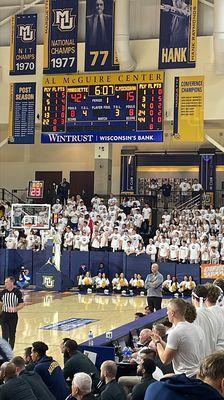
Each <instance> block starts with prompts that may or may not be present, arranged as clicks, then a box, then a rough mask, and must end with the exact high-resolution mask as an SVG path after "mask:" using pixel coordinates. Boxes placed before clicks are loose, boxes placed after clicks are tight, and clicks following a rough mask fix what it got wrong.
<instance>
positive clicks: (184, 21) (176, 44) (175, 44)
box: [159, 0, 198, 69]
mask: <svg viewBox="0 0 224 400" xmlns="http://www.w3.org/2000/svg"><path fill="white" fill-rule="evenodd" d="M197 23H198V0H161V6H160V41H159V68H160V69H169V68H171V69H172V68H195V63H196V51H197Z"/></svg>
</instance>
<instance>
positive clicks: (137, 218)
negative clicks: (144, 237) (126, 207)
mask: <svg viewBox="0 0 224 400" xmlns="http://www.w3.org/2000/svg"><path fill="white" fill-rule="evenodd" d="M133 219H134V227H135V229H136V232H138V233H139V232H140V228H141V226H142V224H143V221H144V219H143V215H142V214H141V211H140V210H139V209H137V210H136V213H135V214H134V217H133Z"/></svg>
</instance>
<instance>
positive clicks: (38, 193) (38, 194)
mask: <svg viewBox="0 0 224 400" xmlns="http://www.w3.org/2000/svg"><path fill="white" fill-rule="evenodd" d="M43 196H44V181H30V182H29V185H28V190H27V197H28V199H42V198H43Z"/></svg>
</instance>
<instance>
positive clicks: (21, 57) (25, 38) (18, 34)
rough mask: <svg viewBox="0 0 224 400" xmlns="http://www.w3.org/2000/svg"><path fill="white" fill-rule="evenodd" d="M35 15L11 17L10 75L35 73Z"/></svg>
mask: <svg viewBox="0 0 224 400" xmlns="http://www.w3.org/2000/svg"><path fill="white" fill-rule="evenodd" d="M36 49H37V15H36V14H25V15H15V16H13V17H11V37H10V75H34V74H35V73H36Z"/></svg>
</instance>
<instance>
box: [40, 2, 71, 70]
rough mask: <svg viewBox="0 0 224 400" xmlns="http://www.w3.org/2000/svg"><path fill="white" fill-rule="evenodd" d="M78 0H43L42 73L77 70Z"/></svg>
mask: <svg viewBox="0 0 224 400" xmlns="http://www.w3.org/2000/svg"><path fill="white" fill-rule="evenodd" d="M77 34H78V0H45V31H44V74H65V73H70V74H71V73H75V72H77Z"/></svg>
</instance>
